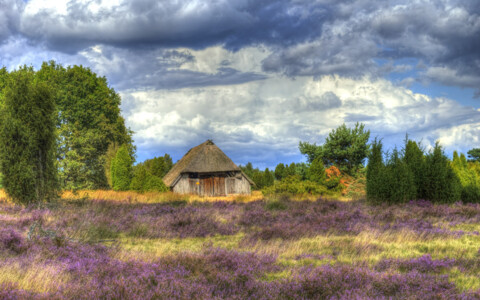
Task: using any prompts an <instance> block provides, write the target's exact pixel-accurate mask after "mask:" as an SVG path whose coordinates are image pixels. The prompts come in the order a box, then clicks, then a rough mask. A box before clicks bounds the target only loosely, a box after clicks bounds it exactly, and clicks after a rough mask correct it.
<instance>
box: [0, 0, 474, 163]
mask: <svg viewBox="0 0 480 300" xmlns="http://www.w3.org/2000/svg"><path fill="white" fill-rule="evenodd" d="M48 60H55V61H56V62H57V63H61V64H63V65H64V66H68V65H74V64H77V65H80V64H81V65H83V66H86V67H89V68H91V69H92V70H93V71H95V72H96V73H97V74H99V75H101V76H105V77H106V78H107V80H108V82H109V85H110V86H111V87H113V88H114V89H115V90H116V91H117V92H118V93H119V94H120V95H121V97H122V106H121V109H122V115H123V116H124V118H125V120H126V125H127V126H128V127H130V128H131V129H132V130H133V131H134V132H135V133H134V136H133V138H134V141H135V145H136V146H137V161H138V162H141V161H143V160H145V159H148V158H153V157H154V156H159V155H163V154H164V153H169V154H170V155H171V156H172V157H173V159H174V161H176V160H178V159H180V158H181V157H182V156H183V155H184V153H186V151H188V149H190V148H191V147H194V146H196V145H198V144H200V143H202V142H204V141H205V140H207V139H212V140H213V141H214V142H215V143H216V144H217V145H218V146H219V147H220V148H221V149H222V150H223V151H224V152H225V153H226V154H227V155H229V156H230V157H231V158H232V160H233V161H234V162H235V163H237V164H246V163H247V162H252V163H253V165H254V166H256V167H259V168H261V169H263V168H265V167H270V168H271V167H274V166H275V165H276V164H277V163H279V162H283V163H290V162H301V161H305V157H304V156H302V155H301V153H300V152H299V150H298V143H299V141H308V142H311V143H317V144H323V143H324V141H325V138H326V137H327V136H328V133H329V132H331V130H332V129H334V128H336V127H338V126H340V125H341V124H343V123H346V124H347V126H350V127H352V126H354V124H355V123H356V122H361V123H364V124H365V126H366V128H367V129H369V130H370V131H371V138H374V137H378V138H382V139H383V141H384V145H385V147H386V148H387V149H388V148H392V147H394V146H395V145H396V146H398V147H401V146H402V143H403V140H404V137H405V134H407V133H408V135H409V137H410V138H412V139H415V140H417V141H421V142H422V145H424V146H425V148H426V149H427V150H428V149H429V148H430V147H431V146H432V145H434V144H435V141H439V142H440V143H441V145H443V146H444V148H445V151H446V154H447V155H451V153H452V152H453V150H458V151H460V152H464V153H465V152H466V151H468V150H469V149H471V148H474V147H480V140H479V136H480V98H479V97H480V1H478V0H461V1H460V0H459V1H454V0H412V1H401V0H389V1H378V0H375V1H374V0H345V1H337V0H291V1H285V0H273V1H270V0H211V1H209V0H204V1H184V0H171V1H158V0H132V1H123V0H71V1H52V0H27V1H22V0H0V65H3V66H5V67H7V68H8V69H10V70H12V69H15V68H18V66H20V65H23V64H27V65H33V66H34V67H36V68H38V67H40V65H41V63H42V62H43V61H48Z"/></svg>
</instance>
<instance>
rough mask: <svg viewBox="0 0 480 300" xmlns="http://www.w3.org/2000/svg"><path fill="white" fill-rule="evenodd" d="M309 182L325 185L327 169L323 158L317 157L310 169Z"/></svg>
mask: <svg viewBox="0 0 480 300" xmlns="http://www.w3.org/2000/svg"><path fill="white" fill-rule="evenodd" d="M308 180H310V181H313V182H316V183H318V184H324V183H325V180H326V174H325V167H324V165H323V161H322V158H321V157H317V158H316V159H314V160H313V162H312V163H311V164H310V168H309V169H308Z"/></svg>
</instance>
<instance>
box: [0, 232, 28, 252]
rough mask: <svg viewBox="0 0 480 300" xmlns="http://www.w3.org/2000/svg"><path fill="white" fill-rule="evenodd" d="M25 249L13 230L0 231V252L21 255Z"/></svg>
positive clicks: (22, 240)
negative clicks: (5, 251) (4, 251)
mask: <svg viewBox="0 0 480 300" xmlns="http://www.w3.org/2000/svg"><path fill="white" fill-rule="evenodd" d="M26 248H27V245H26V243H25V240H24V239H23V237H22V236H21V235H20V234H19V233H18V232H16V231H15V230H13V229H1V230H0V250H2V249H4V250H9V251H11V252H14V253H21V252H23V251H24V250H25V249H26Z"/></svg>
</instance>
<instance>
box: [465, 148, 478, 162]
mask: <svg viewBox="0 0 480 300" xmlns="http://www.w3.org/2000/svg"><path fill="white" fill-rule="evenodd" d="M467 154H468V158H470V160H471V161H479V162H480V148H473V149H470V150H468V152H467Z"/></svg>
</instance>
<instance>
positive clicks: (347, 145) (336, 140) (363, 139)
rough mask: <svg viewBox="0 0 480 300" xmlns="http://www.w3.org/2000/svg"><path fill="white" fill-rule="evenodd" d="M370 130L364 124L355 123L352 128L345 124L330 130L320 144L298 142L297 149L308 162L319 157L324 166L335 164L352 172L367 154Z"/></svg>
mask: <svg viewBox="0 0 480 300" xmlns="http://www.w3.org/2000/svg"><path fill="white" fill-rule="evenodd" d="M369 138H370V130H365V125H364V124H359V123H356V124H355V127H354V128H348V127H347V126H346V125H345V124H343V125H341V126H340V127H338V128H337V129H334V130H332V132H330V134H329V135H328V137H327V138H326V139H325V143H324V144H323V145H321V146H317V145H316V144H310V143H308V142H300V143H299V150H300V152H301V153H302V154H304V155H307V158H308V160H309V162H312V161H313V160H314V159H315V158H317V157H321V158H322V160H323V163H324V164H325V165H326V166H331V165H335V166H337V167H338V168H339V169H340V170H341V171H344V172H347V173H349V174H352V173H353V172H354V171H356V170H357V169H358V168H359V167H360V166H361V165H362V164H363V162H364V161H365V158H366V157H367V156H368V152H369V145H368V139H369Z"/></svg>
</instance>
